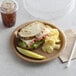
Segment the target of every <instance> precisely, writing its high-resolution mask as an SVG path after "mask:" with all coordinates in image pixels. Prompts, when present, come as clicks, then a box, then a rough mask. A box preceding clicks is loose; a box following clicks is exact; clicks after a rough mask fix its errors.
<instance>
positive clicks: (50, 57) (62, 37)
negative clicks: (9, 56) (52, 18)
mask: <svg viewBox="0 0 76 76" xmlns="http://www.w3.org/2000/svg"><path fill="white" fill-rule="evenodd" d="M35 21H39V20H35ZM32 22H34V21H31V22H27V23H24V24H22V25H20V26H18V27H17V28H16V29H15V30H14V31H13V33H12V35H11V38H10V43H11V47H12V49H13V51H14V52H15V53H16V55H18V56H19V57H20V58H22V59H23V60H25V61H27V62H34V63H43V62H47V61H51V60H53V59H55V58H57V57H58V56H59V53H60V52H61V51H62V50H63V49H64V47H65V35H64V33H63V32H62V31H61V30H60V29H59V28H58V27H56V25H53V24H51V23H48V22H45V21H40V22H42V23H44V24H48V25H49V26H51V27H53V28H56V29H58V30H59V33H60V35H59V36H60V40H61V47H60V49H59V50H54V51H53V52H52V53H50V54H48V53H45V52H43V51H41V49H40V48H39V49H37V50H34V52H36V53H39V54H41V55H44V56H46V57H47V58H46V59H43V60H36V59H32V58H29V57H26V56H24V55H22V54H20V53H19V52H18V51H17V50H16V42H17V41H15V40H16V35H15V34H16V32H17V31H18V30H19V29H20V28H22V27H24V26H26V25H28V24H30V23H32Z"/></svg>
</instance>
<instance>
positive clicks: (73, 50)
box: [66, 40, 76, 68]
mask: <svg viewBox="0 0 76 76" xmlns="http://www.w3.org/2000/svg"><path fill="white" fill-rule="evenodd" d="M75 47H76V40H75V42H74V46H73V49H72V51H71V54H70V57H69V60H68V62H67V65H66V67H67V68H68V67H70V64H71V60H72V56H73V54H74V52H75Z"/></svg>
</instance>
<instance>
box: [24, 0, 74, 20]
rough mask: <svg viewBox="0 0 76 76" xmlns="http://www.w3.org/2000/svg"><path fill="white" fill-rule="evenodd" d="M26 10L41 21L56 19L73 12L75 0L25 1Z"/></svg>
mask: <svg viewBox="0 0 76 76" xmlns="http://www.w3.org/2000/svg"><path fill="white" fill-rule="evenodd" d="M23 4H24V7H25V9H26V10H27V11H28V12H29V13H30V14H31V15H32V16H34V17H37V18H40V19H47V20H48V19H56V18H59V17H61V16H63V15H65V14H66V13H68V12H70V11H72V9H73V7H74V4H75V0H23Z"/></svg>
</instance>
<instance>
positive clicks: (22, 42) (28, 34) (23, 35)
mask: <svg viewBox="0 0 76 76" xmlns="http://www.w3.org/2000/svg"><path fill="white" fill-rule="evenodd" d="M49 32H50V31H49V30H48V29H47V28H46V26H45V25H44V23H42V22H39V21H35V22H32V23H30V24H28V25H26V26H24V27H22V28H20V29H19V30H18V32H17V36H18V38H19V41H18V46H19V47H22V48H25V49H29V50H33V49H37V48H38V47H39V46H41V45H43V43H44V41H45V38H46V37H47V36H48V33H49Z"/></svg>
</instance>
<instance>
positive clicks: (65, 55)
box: [59, 29, 76, 62]
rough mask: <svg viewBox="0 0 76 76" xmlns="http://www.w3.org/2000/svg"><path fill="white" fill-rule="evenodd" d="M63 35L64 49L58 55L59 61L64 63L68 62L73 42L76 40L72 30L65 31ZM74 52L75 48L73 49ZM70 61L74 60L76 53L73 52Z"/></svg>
mask: <svg viewBox="0 0 76 76" xmlns="http://www.w3.org/2000/svg"><path fill="white" fill-rule="evenodd" d="M65 35H66V47H65V49H64V50H63V51H62V52H61V53H60V56H59V58H60V60H61V61H62V62H66V61H68V59H69V57H70V54H71V51H72V48H73V45H74V41H75V39H76V34H75V32H74V31H73V30H71V29H69V30H66V31H65ZM75 50H76V48H75ZM72 59H76V51H75V52H74V55H73V57H72Z"/></svg>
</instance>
